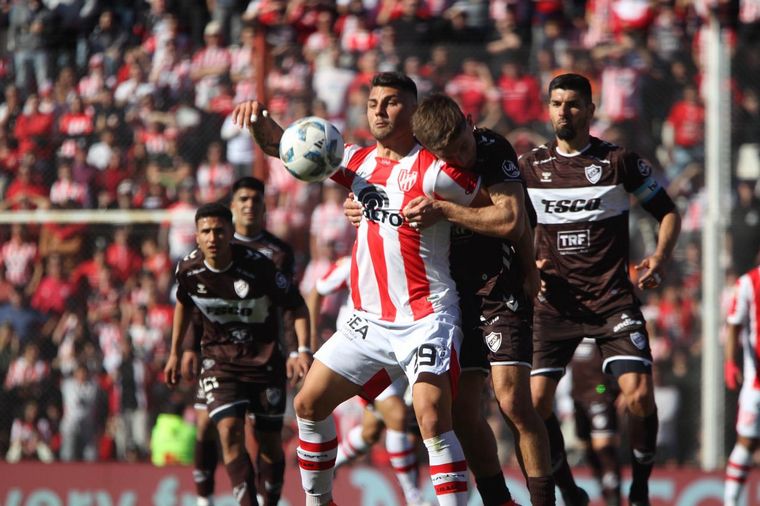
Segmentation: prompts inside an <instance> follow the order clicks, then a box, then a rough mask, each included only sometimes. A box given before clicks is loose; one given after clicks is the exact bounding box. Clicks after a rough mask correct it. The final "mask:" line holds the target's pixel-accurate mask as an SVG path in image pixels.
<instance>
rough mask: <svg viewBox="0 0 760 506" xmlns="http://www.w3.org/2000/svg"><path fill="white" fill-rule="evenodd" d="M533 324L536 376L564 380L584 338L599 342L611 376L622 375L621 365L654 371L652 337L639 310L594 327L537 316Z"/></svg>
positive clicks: (613, 316) (618, 314) (621, 313)
mask: <svg viewBox="0 0 760 506" xmlns="http://www.w3.org/2000/svg"><path fill="white" fill-rule="evenodd" d="M533 324H534V325H533V371H532V372H531V374H532V375H534V376H535V375H547V376H554V377H557V378H559V377H561V376H562V374H564V372H565V367H566V366H567V364H569V363H570V360H571V359H572V358H573V353H574V352H575V348H576V347H577V346H578V344H579V343H580V342H581V340H582V339H583V338H584V337H588V338H592V339H596V342H597V346H598V347H599V350H600V351H601V353H602V361H603V362H602V369H603V370H604V372H606V373H608V374H613V375H619V374H620V369H619V368H618V367H617V365H618V364H616V363H617V362H627V363H628V364H630V365H629V367H631V369H630V370H634V371H640V372H646V371H649V370H650V369H651V365H652V350H651V349H650V347H649V335H648V334H647V329H646V323H645V322H644V316H643V315H642V314H641V311H640V310H639V309H638V308H628V309H625V310H621V311H616V312H614V313H612V314H610V315H608V316H607V317H606V318H604V319H602V320H601V321H600V322H599V323H593V324H591V323H577V322H572V321H569V320H567V319H565V318H562V317H559V316H554V315H546V314H541V315H539V314H536V316H535V317H534V319H533ZM627 367H628V366H627ZM623 372H624V371H623Z"/></svg>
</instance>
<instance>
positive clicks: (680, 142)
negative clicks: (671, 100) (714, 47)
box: [665, 85, 743, 272]
mask: <svg viewBox="0 0 760 506" xmlns="http://www.w3.org/2000/svg"><path fill="white" fill-rule="evenodd" d="M666 121H667V124H668V125H669V127H670V128H671V129H672V141H671V140H668V142H666V147H668V148H670V160H671V162H670V164H669V165H668V166H667V167H666V174H667V176H668V179H670V180H673V179H675V178H676V177H677V176H678V175H679V174H680V173H681V172H682V171H683V170H684V169H685V168H686V166H687V165H689V164H690V163H693V162H697V163H702V162H704V159H705V106H704V105H703V104H702V101H701V100H700V98H699V94H698V93H697V87H696V86H694V85H688V86H686V87H685V88H684V89H683V96H682V98H681V100H679V101H678V102H676V103H675V104H673V107H672V108H671V109H670V113H669V114H668V118H667V120H666ZM668 137H670V136H665V138H666V139H667V138H668ZM742 272H743V271H742Z"/></svg>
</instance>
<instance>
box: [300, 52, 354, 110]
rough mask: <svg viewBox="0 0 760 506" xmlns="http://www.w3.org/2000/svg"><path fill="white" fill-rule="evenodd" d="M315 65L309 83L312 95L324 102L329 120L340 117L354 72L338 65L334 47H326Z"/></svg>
mask: <svg viewBox="0 0 760 506" xmlns="http://www.w3.org/2000/svg"><path fill="white" fill-rule="evenodd" d="M315 64H316V65H315V69H314V77H313V78H312V83H311V86H312V88H313V90H314V94H315V95H316V96H317V98H319V99H320V100H323V101H324V102H325V104H326V106H327V112H328V114H329V116H330V118H336V117H342V116H343V114H344V110H345V107H346V94H347V93H348V89H349V86H350V85H351V83H352V82H353V80H354V77H355V76H356V72H354V71H353V70H350V69H348V68H345V67H342V66H341V65H340V51H339V50H338V48H337V47H335V46H334V45H331V46H329V47H327V48H326V49H325V51H324V52H323V53H322V54H320V56H319V57H318V58H317V60H316V61H315ZM355 88H356V87H355ZM365 107H366V103H365ZM365 116H366V112H365Z"/></svg>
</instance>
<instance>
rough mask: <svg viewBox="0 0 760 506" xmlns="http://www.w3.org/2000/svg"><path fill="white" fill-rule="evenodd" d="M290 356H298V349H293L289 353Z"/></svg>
mask: <svg viewBox="0 0 760 506" xmlns="http://www.w3.org/2000/svg"><path fill="white" fill-rule="evenodd" d="M288 358H298V352H297V351H291V352H290V354H289V355H288Z"/></svg>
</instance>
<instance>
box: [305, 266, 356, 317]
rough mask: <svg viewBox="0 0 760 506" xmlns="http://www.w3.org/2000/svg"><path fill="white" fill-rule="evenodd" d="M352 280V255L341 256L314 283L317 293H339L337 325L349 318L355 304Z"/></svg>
mask: <svg viewBox="0 0 760 506" xmlns="http://www.w3.org/2000/svg"><path fill="white" fill-rule="evenodd" d="M350 282H351V257H347V256H345V257H340V258H339V259H337V260H336V261H335V262H333V264H332V265H331V266H330V267H329V269H328V270H327V272H326V273H324V274H323V275H322V277H321V278H319V279H318V280H317V282H316V284H315V285H314V288H316V290H317V293H318V294H320V295H322V296H327V295H332V294H338V295H342V296H341V297H340V309H338V318H337V319H336V322H337V323H336V327H340V324H341V323H343V322H344V321H346V320H348V317H349V316H350V315H351V311H353V309H354V306H353V304H352V302H351V297H350V296H349V283H350Z"/></svg>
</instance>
